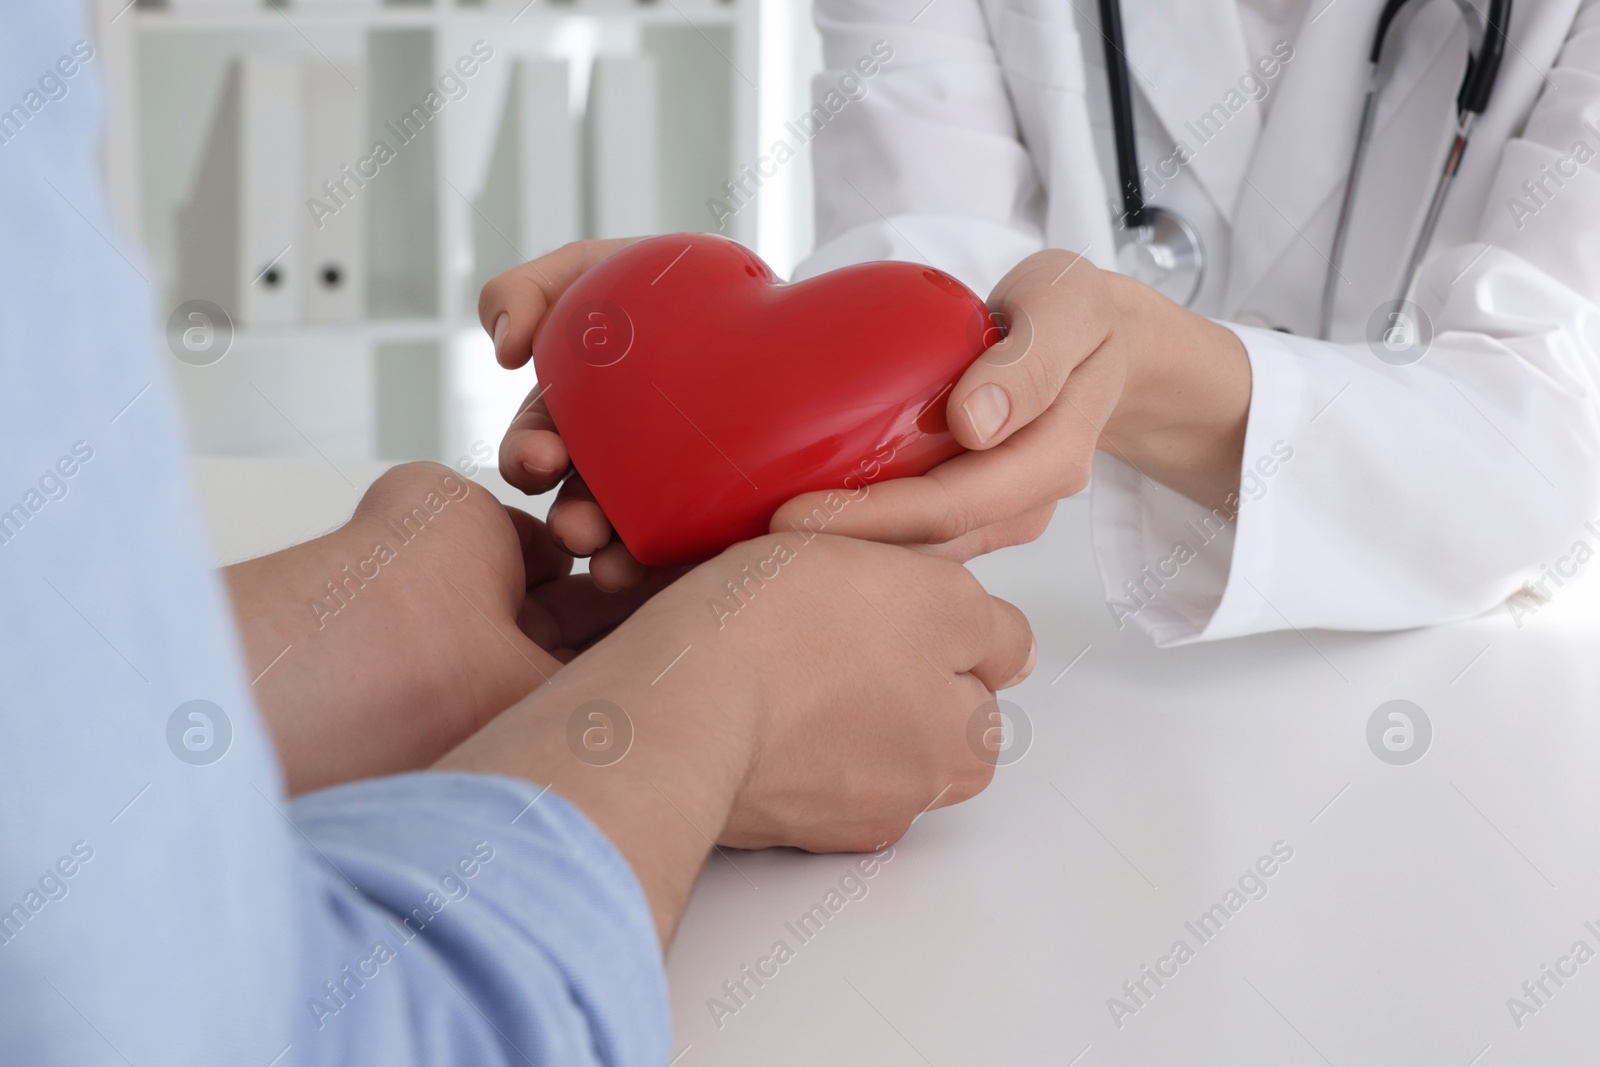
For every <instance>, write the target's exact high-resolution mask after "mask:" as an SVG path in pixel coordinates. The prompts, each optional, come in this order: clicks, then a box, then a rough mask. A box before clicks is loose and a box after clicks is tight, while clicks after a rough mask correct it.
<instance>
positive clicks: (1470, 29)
mask: <svg viewBox="0 0 1600 1067" xmlns="http://www.w3.org/2000/svg"><path fill="white" fill-rule="evenodd" d="M1409 2H1410V0H1387V2H1386V3H1385V4H1384V5H1383V12H1382V13H1381V14H1380V15H1379V16H1378V30H1377V33H1376V35H1375V36H1374V38H1373V42H1372V51H1371V53H1370V54H1369V55H1368V57H1367V59H1368V63H1369V64H1370V70H1369V72H1368V75H1367V96H1366V102H1365V103H1364V104H1363V105H1362V108H1361V125H1360V127H1359V129H1358V131H1357V134H1356V145H1355V150H1354V152H1353V153H1352V154H1351V158H1350V173H1349V177H1348V179H1347V181H1346V182H1345V188H1344V199H1343V202H1342V203H1341V204H1340V205H1339V223H1338V226H1337V227H1336V228H1335V230H1334V236H1333V251H1332V254H1331V255H1330V256H1329V257H1328V271H1327V274H1326V275H1325V277H1324V279H1323V284H1322V310H1321V315H1320V316H1319V319H1318V324H1317V336H1318V337H1321V338H1324V339H1326V338H1327V336H1328V330H1329V325H1330V323H1331V321H1332V318H1333V300H1334V285H1335V279H1337V278H1338V277H1339V265H1340V263H1341V262H1342V261H1343V258H1344V250H1345V239H1346V237H1347V236H1348V235H1349V230H1350V216H1351V210H1352V207H1353V206H1354V203H1355V191H1356V185H1357V183H1358V179H1359V178H1360V175H1361V168H1362V164H1363V163H1364V162H1365V161H1366V155H1367V146H1368V144H1369V143H1370V142H1371V139H1372V128H1373V124H1374V122H1375V120H1376V117H1377V111H1378V107H1377V101H1378V94H1379V93H1380V92H1381V91H1382V89H1383V85H1384V83H1385V82H1386V81H1387V79H1388V75H1387V74H1386V73H1385V72H1384V71H1383V66H1382V59H1383V46H1384V43H1385V41H1386V40H1387V38H1388V35H1389V27H1390V26H1392V25H1393V24H1394V21H1395V17H1396V16H1397V15H1399V14H1400V11H1401V9H1402V8H1404V7H1405V6H1406V4H1407V3H1409ZM1455 4H1456V7H1457V8H1459V9H1460V11H1461V14H1462V18H1463V19H1464V20H1465V22H1466V25H1467V35H1468V42H1469V43H1468V51H1467V69H1466V73H1465V74H1464V76H1463V77H1462V80H1461V89H1460V90H1459V92H1457V94H1456V131H1455V140H1454V142H1453V143H1452V145H1451V147H1450V151H1449V152H1448V153H1447V154H1446V156H1445V161H1444V168H1443V170H1442V171H1441V172H1440V174H1439V178H1438V180H1437V181H1436V182H1435V183H1434V188H1433V196H1432V199H1431V200H1430V201H1429V203H1428V213H1427V215H1426V216H1425V217H1424V219H1423V223H1422V229H1421V231H1420V232H1419V233H1418V234H1417V237H1416V240H1415V241H1414V242H1413V244H1412V246H1411V251H1410V253H1409V255H1408V256H1407V257H1406V267H1405V272H1404V273H1403V274H1402V275H1401V279H1400V295H1399V300H1404V299H1405V297H1406V295H1407V294H1408V293H1410V291H1411V283H1412V282H1413V281H1414V280H1415V279H1416V275H1417V269H1418V267H1420V266H1421V265H1422V257H1423V255H1424V254H1425V253H1426V252H1427V249H1428V245H1429V243H1430V242H1431V241H1432V239H1433V232H1434V228H1435V227H1436V226H1437V225H1438V224H1439V215H1440V212H1442V211H1443V210H1444V201H1445V196H1446V194H1447V193H1448V192H1449V190H1450V184H1451V182H1452V181H1453V180H1454V179H1455V176H1456V171H1457V170H1459V169H1460V167H1461V157H1462V156H1463V155H1464V154H1465V153H1466V150H1467V140H1468V138H1469V136H1470V135H1471V132H1472V124H1473V121H1474V120H1475V119H1476V118H1477V116H1478V115H1480V114H1482V113H1483V109H1484V108H1485V107H1487V106H1488V104H1489V96H1490V94H1491V93H1492V92H1493V91H1494V83H1495V78H1496V77H1497V76H1498V74H1499V72H1500V59H1501V57H1502V55H1504V53H1505V43H1506V28H1507V26H1508V24H1509V22H1510V19H1511V0H1489V5H1488V6H1489V14H1488V17H1487V18H1485V17H1484V16H1483V15H1482V14H1481V13H1479V11H1478V9H1477V8H1476V7H1474V6H1473V5H1472V3H1471V0H1455ZM1100 31H1101V36H1102V37H1103V38H1104V39H1105V55H1106V83H1107V86H1108V88H1109V89H1110V95H1111V132H1112V136H1113V138H1114V139H1115V141H1116V147H1117V180H1118V183H1119V184H1120V186H1121V192H1122V216H1121V220H1120V221H1121V227H1120V228H1119V230H1118V237H1117V269H1118V270H1119V271H1121V272H1122V273H1123V274H1127V275H1129V276H1130V277H1133V278H1137V279H1138V280H1139V281H1142V282H1144V283H1145V284H1146V285H1149V286H1150V287H1151V288H1153V289H1155V290H1157V291H1158V292H1160V293H1162V294H1163V295H1165V296H1167V297H1168V298H1170V299H1172V300H1175V301H1177V302H1178V303H1180V304H1183V305H1184V306H1185V307H1188V306H1190V305H1192V304H1193V303H1194V300H1195V297H1196V296H1198V295H1199V293H1200V284H1201V282H1203V281H1204V280H1205V270H1206V252H1205V246H1204V245H1203V244H1202V243H1201V241H1200V234H1199V233H1198V232H1197V231H1196V230H1195V228H1194V227H1193V226H1192V225H1190V224H1189V222H1188V220H1186V219H1185V218H1183V216H1181V215H1179V214H1177V213H1176V212H1174V211H1171V210H1168V209H1167V208H1162V207H1156V206H1155V205H1153V204H1147V203H1145V199H1144V187H1143V185H1142V183H1141V181H1140V177H1139V154H1138V148H1137V146H1136V145H1135V143H1134V129H1133V99H1132V86H1131V84H1130V81H1129V78H1128V56H1127V52H1126V50H1125V49H1124V48H1123V43H1122V5H1121V3H1120V2H1119V0H1100Z"/></svg>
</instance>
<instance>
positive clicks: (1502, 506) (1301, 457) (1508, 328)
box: [1093, 0, 1600, 644]
mask: <svg viewBox="0 0 1600 1067" xmlns="http://www.w3.org/2000/svg"><path fill="white" fill-rule="evenodd" d="M1509 61H1514V60H1508V62H1509ZM1579 144H1584V145H1587V146H1588V151H1589V152H1591V153H1592V152H1593V151H1595V150H1597V149H1600V3H1596V2H1592V0H1591V2H1589V3H1587V4H1586V5H1585V6H1584V8H1583V9H1582V10H1581V11H1580V13H1579V15H1578V17H1577V20H1576V22H1575V24H1574V26H1573V30H1572V32H1571V34H1570V35H1569V37H1568V40H1567V42H1566V44H1565V46H1564V48H1563V50H1562V52H1561V55H1560V57H1559V59H1558V61H1557V63H1556V66H1555V68H1554V69H1553V70H1551V71H1550V73H1549V78H1548V82H1547V84H1546V87H1545V89H1544V91H1543V93H1542V94H1541V96H1540V98H1539V100H1538V102H1537V104H1536V106H1535V107H1534V109H1533V111H1532V113H1531V114H1530V116H1529V118H1528V120H1527V122H1526V124H1525V126H1524V128H1523V129H1522V131H1521V134H1520V136H1518V137H1515V138H1513V139H1512V140H1511V141H1510V142H1509V143H1508V144H1507V146H1506V148H1505V151H1504V153H1503V155H1502V158H1501V160H1500V162H1499V167H1498V171H1497V173H1496V175H1495V178H1494V181H1493V184H1492V187H1491V190H1490V194H1489V196H1488V199H1487V201H1486V207H1485V209H1484V214H1483V217H1482V219H1481V221H1480V224H1479V228H1478V233H1477V240H1476V241H1474V242H1471V243H1469V244H1465V245H1462V246H1460V247H1456V248H1452V249H1449V250H1448V251H1446V252H1444V253H1442V254H1439V255H1438V256H1436V257H1435V258H1434V259H1433V260H1432V261H1431V262H1430V263H1429V264H1428V265H1427V266H1426V267H1425V268H1424V270H1423V272H1422V274H1421V276H1420V277H1419V279H1418V285H1417V288H1416V290H1415V292H1416V293H1417V294H1418V295H1417V296H1416V299H1417V301H1418V303H1419V304H1420V305H1421V306H1422V308H1423V309H1424V310H1425V311H1426V312H1428V314H1429V315H1430V316H1431V318H1432V321H1433V324H1434V338H1433V342H1432V345H1431V347H1430V348H1429V349H1428V350H1427V351H1426V353H1425V355H1424V356H1423V357H1422V358H1421V359H1420V360H1419V361H1417V362H1415V363H1413V364H1410V365H1407V366H1391V365H1388V364H1386V363H1384V362H1382V361H1380V360H1379V359H1376V358H1374V353H1373V352H1372V351H1371V350H1370V349H1369V348H1368V347H1367V345H1366V344H1357V345H1343V344H1331V343H1327V342H1322V341H1317V340H1312V339H1309V338H1304V337H1295V336H1289V335H1286V334H1281V333H1274V332H1271V331H1265V330H1257V329H1251V328H1246V327H1240V326H1231V327H1230V328H1232V329H1233V330H1234V331H1235V332H1236V333H1237V334H1238V336H1239V338H1240V339H1241V340H1242V341H1243V343H1244V346H1245V348H1246V350H1247V351H1248V353H1249V359H1250V367H1251V372H1252V375H1253V384H1252V396H1251V401H1250V413H1249V423H1248V429H1247V432H1246V439H1245V447H1244V465H1243V470H1242V482H1241V493H1240V496H1241V506H1240V509H1239V514H1238V518H1237V522H1236V523H1234V524H1232V525H1229V524H1226V523H1223V522H1221V521H1219V517H1218V516H1212V515H1209V514H1208V513H1207V512H1206V510H1205V509H1204V508H1201V507H1200V506H1198V505H1196V504H1194V503H1192V502H1190V501H1187V500H1184V499H1183V498H1182V497H1179V496H1178V495H1177V494H1175V493H1173V492H1171V491H1170V490H1167V489H1164V488H1162V487H1160V486H1157V485H1155V484H1153V483H1151V482H1149V481H1148V480H1146V479H1144V478H1142V477H1140V475H1139V474H1138V473H1137V472H1135V471H1133V470H1132V469H1131V468H1129V467H1128V466H1127V465H1125V464H1123V463H1122V462H1120V461H1118V460H1115V459H1112V458H1110V457H1107V456H1102V457H1100V458H1099V459H1098V460H1097V462H1096V468H1095V481H1094V501H1093V514H1094V534H1095V546H1096V553H1097V556H1098V558H1099V563H1100V568H1101V574H1102V578H1103V580H1104V583H1105V587H1106V594H1107V598H1108V603H1109V604H1110V606H1111V611H1112V615H1113V616H1114V617H1115V618H1116V619H1117V620H1118V621H1119V623H1120V624H1121V625H1127V624H1129V623H1132V624H1135V625H1137V626H1139V627H1141V628H1143V629H1144V630H1146V631H1147V632H1148V633H1150V634H1151V636H1152V637H1154V638H1155V640H1156V641H1157V642H1158V643H1161V644H1174V643H1182V642H1186V641H1193V640H1203V639H1209V638H1220V637H1229V636H1235V635H1240V634H1248V633H1254V632H1259V631H1265V630H1276V629H1285V628H1291V627H1292V628H1298V629H1305V628H1310V627H1325V628H1334V629H1349V630H1387V629H1401V628H1406V627H1412V626H1421V625H1427V624H1432V623H1440V622H1445V621H1449V620H1452V619H1460V618H1463V617H1468V616H1472V615H1475V614H1478V613H1481V612H1483V611H1486V610H1488V609H1490V608H1494V607H1496V606H1498V605H1500V604H1502V603H1504V602H1505V601H1506V600H1507V598H1508V597H1509V596H1510V595H1511V594H1512V593H1514V592H1516V591H1517V590H1518V589H1519V588H1520V587H1522V586H1523V585H1524V584H1525V583H1531V584H1533V585H1535V586H1536V587H1539V588H1540V589H1541V591H1542V592H1543V593H1544V594H1549V595H1553V594H1555V593H1556V592H1557V591H1558V589H1559V583H1560V582H1562V581H1565V580H1567V579H1570V578H1571V577H1572V576H1573V575H1574V574H1575V573H1576V570H1577V569H1578V567H1580V566H1581V565H1582V564H1583V563H1584V562H1585V561H1587V560H1588V558H1589V556H1590V555H1591V554H1594V553H1595V551H1596V550H1597V549H1600V532H1597V531H1600V407H1597V403H1596V399H1597V382H1596V376H1597V370H1600V306H1597V301H1600V159H1595V158H1592V157H1590V160H1589V162H1587V163H1585V164H1582V165H1578V164H1576V163H1575V162H1574V155H1575V146H1577V145H1579ZM1577 154H1578V155H1580V156H1581V155H1583V153H1577ZM1545 165H1548V166H1550V167H1551V168H1552V169H1558V170H1559V171H1560V173H1562V175H1563V176H1565V179H1566V180H1565V182H1564V184H1563V185H1562V186H1561V187H1559V188H1558V189H1554V194H1553V195H1551V196H1549V197H1546V198H1543V199H1544V203H1543V205H1542V206H1541V207H1539V208H1538V210H1537V212H1536V213H1527V212H1514V211H1513V210H1512V208H1511V205H1512V204H1513V203H1516V202H1523V203H1531V201H1529V200H1528V197H1527V194H1526V192H1525V190H1524V188H1523V186H1524V183H1525V182H1526V181H1528V180H1529V179H1537V178H1538V177H1539V176H1540V174H1541V167H1543V166H1545ZM1574 170H1575V171H1576V173H1573V171H1574ZM1513 614H1514V615H1516V614H1517V613H1516V612H1513ZM1518 622H1519V624H1521V622H1522V619H1521V618H1519V619H1518Z"/></svg>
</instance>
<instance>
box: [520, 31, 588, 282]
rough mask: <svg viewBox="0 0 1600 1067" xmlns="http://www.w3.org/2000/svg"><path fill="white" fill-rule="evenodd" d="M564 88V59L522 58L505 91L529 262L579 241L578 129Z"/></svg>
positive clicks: (523, 236) (567, 83) (565, 79)
mask: <svg viewBox="0 0 1600 1067" xmlns="http://www.w3.org/2000/svg"><path fill="white" fill-rule="evenodd" d="M569 84H570V81H569V71H568V66H567V61H566V60H563V59H525V60H522V61H521V62H519V63H518V64H517V71H516V81H515V83H514V84H513V85H512V88H511V91H512V93H513V94H514V97H513V99H512V103H514V104H515V106H516V109H517V118H518V122H517V131H516V133H517V158H518V161H519V164H520V165H519V167H518V170H519V171H520V172H521V181H520V182H519V183H518V187H519V189H520V190H521V194H522V249H523V251H524V252H526V254H527V255H528V256H529V257H530V258H532V257H536V256H542V255H544V254H545V253H546V252H549V251H551V250H553V249H556V248H559V247H561V246H562V245H564V244H566V243H567V242H569V241H576V240H577V239H578V237H579V236H580V230H581V227H580V225H579V223H580V221H581V219H580V211H581V208H580V202H579V199H578V167H579V157H578V129H577V124H576V122H575V121H574V120H573V117H572V110H571V107H570V104H569V101H568V88H567V87H568V85H569ZM507 106H511V103H508V105H507Z"/></svg>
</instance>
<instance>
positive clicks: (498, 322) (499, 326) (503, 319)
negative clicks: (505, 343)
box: [494, 311, 511, 359]
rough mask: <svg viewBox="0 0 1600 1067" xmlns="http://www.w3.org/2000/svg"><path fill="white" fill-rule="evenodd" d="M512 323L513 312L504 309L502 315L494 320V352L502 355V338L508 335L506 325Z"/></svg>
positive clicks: (497, 355)
mask: <svg viewBox="0 0 1600 1067" xmlns="http://www.w3.org/2000/svg"><path fill="white" fill-rule="evenodd" d="M510 324H511V312H509V311H502V312H500V317H499V318H497V319H495V320H494V354H495V358H497V359H498V358H499V356H500V338H502V337H504V336H505V335H506V327H507V326H509V325H510Z"/></svg>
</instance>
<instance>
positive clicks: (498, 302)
mask: <svg viewBox="0 0 1600 1067" xmlns="http://www.w3.org/2000/svg"><path fill="white" fill-rule="evenodd" d="M637 240H638V238H637V237H620V238H614V239H612V240H609V241H574V242H572V243H571V244H568V245H563V246H561V247H560V248H558V249H556V250H555V251H554V252H551V253H548V254H547V255H543V256H540V257H539V258H538V259H535V260H533V261H531V262H528V263H524V264H523V265H522V266H520V267H512V268H511V269H510V270H508V271H506V272H504V273H502V274H497V275H495V276H494V277H493V278H491V279H489V281H488V283H487V284H486V285H484V287H483V291H482V292H481V293H479V294H478V321H479V322H480V323H481V324H482V325H483V328H484V329H485V330H486V331H488V334H489V336H490V337H492V338H494V355H495V359H496V360H498V361H499V363H500V365H501V366H502V367H511V368H516V367H520V366H522V365H523V364H524V363H526V362H528V357H529V356H530V355H532V354H533V334H534V330H535V328H537V327H538V325H539V322H540V320H541V319H543V318H544V314H545V312H546V311H548V310H549V309H550V306H551V305H552V304H554V303H555V302H556V301H557V300H558V299H560V297H561V294H562V293H564V292H566V291H567V287H568V286H570V285H571V284H572V283H573V281H574V280H576V279H577V277H578V276H579V275H580V274H582V273H583V272H584V271H586V270H588V269H589V268H590V267H592V266H594V265H595V264H596V263H598V262H600V261H601V260H602V259H604V258H605V257H606V256H609V255H610V254H611V253H613V252H615V251H616V250H617V249H619V248H622V247H623V246H624V245H629V244H632V243H633V242H634V241H637Z"/></svg>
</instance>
